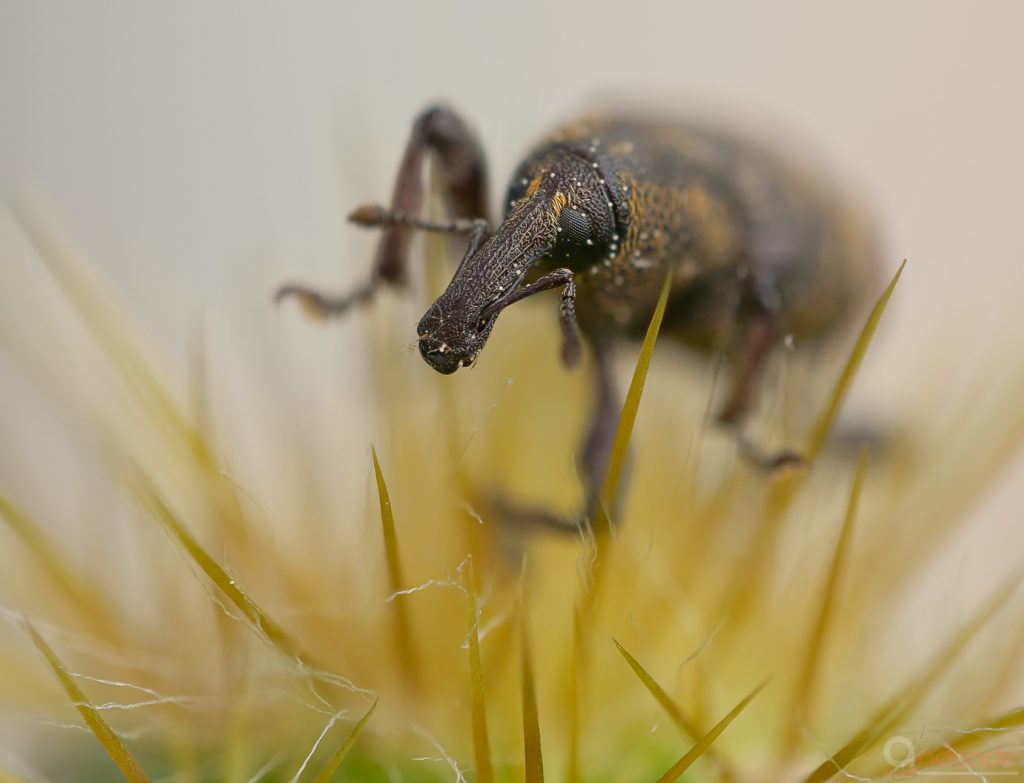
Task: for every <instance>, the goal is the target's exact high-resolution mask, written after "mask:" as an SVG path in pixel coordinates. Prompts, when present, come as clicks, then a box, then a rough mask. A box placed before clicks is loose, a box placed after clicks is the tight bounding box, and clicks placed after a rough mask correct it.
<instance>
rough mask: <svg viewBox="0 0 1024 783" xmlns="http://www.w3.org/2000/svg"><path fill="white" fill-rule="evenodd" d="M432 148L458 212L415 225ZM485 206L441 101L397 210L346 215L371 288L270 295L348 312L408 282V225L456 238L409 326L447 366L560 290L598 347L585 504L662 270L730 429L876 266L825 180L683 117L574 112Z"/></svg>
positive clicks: (667, 323) (670, 313) (419, 138)
mask: <svg viewBox="0 0 1024 783" xmlns="http://www.w3.org/2000/svg"><path fill="white" fill-rule="evenodd" d="M428 152H432V153H434V155H435V157H436V159H437V161H438V162H439V165H440V169H441V181H442V185H443V193H444V196H445V200H446V202H447V204H448V207H449V210H450V211H451V212H452V213H453V214H454V215H455V217H454V219H453V220H451V221H450V222H441V223H433V222H428V221H424V220H422V219H420V218H419V211H420V209H421V205H422V192H423V167H424V163H425V159H426V153H428ZM486 202H487V176H486V166H485V162H484V158H483V152H482V148H481V147H480V145H479V143H478V142H477V140H476V138H475V136H474V135H473V134H472V133H471V132H470V131H469V129H468V127H467V126H466V125H465V123H463V122H462V121H461V119H460V118H459V117H458V116H457V115H456V114H455V113H454V112H452V111H451V110H450V109H447V108H445V107H432V108H430V109H428V110H427V111H425V112H423V113H422V114H421V115H420V116H419V117H418V118H417V120H416V122H415V123H414V125H413V131H412V135H411V138H410V140H409V143H408V145H407V147H406V151H405V155H404V157H403V159H402V162H401V164H400V167H399V174H398V178H397V181H396V184H395V188H394V192H393V196H392V202H391V206H390V208H387V209H385V208H382V207H376V206H364V207H361V208H360V209H358V210H356V212H355V213H353V215H352V216H351V219H352V220H354V221H355V222H357V223H359V224H361V225H364V226H373V227H379V228H382V229H383V230H384V231H383V235H382V238H381V241H380V244H379V245H378V252H377V259H376V264H375V267H374V274H373V276H372V278H371V280H370V282H369V283H368V284H367V285H366V286H364V287H363V288H361V289H359V290H358V291H356V292H354V293H353V294H351V295H349V296H347V297H343V298H330V297H325V296H323V295H321V294H319V293H317V292H315V291H313V290H311V289H308V288H304V287H300V286H285V287H283V288H282V289H281V290H280V291H279V292H278V296H279V297H280V296H283V295H296V296H297V297H298V298H299V299H300V301H301V302H302V303H303V304H304V305H306V307H307V309H309V310H311V311H313V312H315V313H317V314H320V315H332V314H338V313H341V312H344V311H346V310H347V309H348V308H349V307H350V306H351V305H352V304H353V303H355V302H361V301H365V300H367V299H369V298H370V297H371V296H372V294H373V293H374V292H375V291H376V289H377V287H378V286H379V284H381V283H391V284H396V285H399V284H402V283H404V281H405V280H406V274H405V269H406V264H407V260H408V259H407V258H406V255H407V250H408V247H409V238H410V236H411V232H412V231H415V230H427V231H446V232H452V233H464V234H466V235H467V236H468V238H469V241H468V246H467V249H466V252H465V255H464V256H463V258H462V261H461V263H460V264H459V265H458V267H457V269H456V270H455V273H454V275H453V277H452V280H451V283H450V284H449V285H448V287H447V288H446V290H445V291H444V292H443V293H442V294H441V296H440V297H439V298H438V299H437V301H435V302H434V303H433V304H432V305H431V306H430V308H429V309H428V310H427V312H426V314H425V315H424V316H423V318H422V319H421V320H420V322H419V324H418V326H417V335H418V344H419V349H420V353H421V354H422V356H423V358H424V360H425V361H426V362H427V363H428V364H429V365H430V366H431V367H433V368H434V369H435V370H437V371H439V372H442V373H445V374H447V373H451V372H454V371H456V370H457V369H458V368H459V367H464V366H469V365H471V364H472V363H473V362H475V361H476V359H477V357H478V356H479V354H480V352H481V350H482V349H483V347H484V344H485V343H486V341H487V338H488V336H489V334H490V332H491V329H492V328H493V326H494V324H495V321H496V319H497V317H498V315H499V313H500V312H501V311H502V310H503V309H504V308H506V307H508V306H510V305H512V304H515V303H516V302H518V301H520V300H522V299H524V298H526V297H529V296H533V295H535V294H538V293H541V292H543V291H546V290H550V289H552V288H560V289H561V293H562V296H561V305H560V308H559V315H560V320H561V326H562V357H563V360H564V361H565V363H566V364H567V365H570V366H571V365H573V364H575V363H576V362H577V361H578V360H579V357H580V355H581V350H580V345H581V341H580V333H582V334H583V335H584V336H585V337H586V338H587V339H588V341H589V343H590V344H591V346H592V348H593V352H594V357H595V361H594V363H593V366H594V369H595V372H594V378H595V397H596V404H595V407H594V414H593V418H592V422H591V426H590V428H589V430H588V434H587V437H586V439H585V441H584V444H583V447H582V449H581V453H580V463H581V472H582V474H583V478H584V482H585V484H586V485H587V498H588V505H589V506H591V507H592V504H593V502H595V501H596V489H597V487H598V486H599V485H600V481H601V478H602V477H603V472H604V466H605V464H606V461H607V456H608V452H609V449H610V447H611V441H612V437H613V435H614V429H615V421H616V419H617V414H618V408H619V404H618V397H617V395H616V393H615V391H614V383H613V379H612V377H611V372H610V366H609V362H608V361H607V357H608V354H609V345H610V343H611V342H612V339H613V338H615V337H618V336H626V337H630V336H636V335H637V334H639V333H641V332H642V330H643V329H644V327H645V326H646V325H647V322H648V320H649V318H650V315H651V312H652V310H653V308H654V303H655V301H656V299H657V297H658V294H659V292H660V291H661V289H662V286H663V284H664V281H665V279H666V276H671V292H670V300H669V305H668V309H667V310H666V314H665V320H664V323H663V327H662V330H663V334H665V335H666V336H669V337H675V338H676V339H678V340H680V341H681V342H684V343H685V344H687V345H689V346H692V347H696V348H701V349H708V350H712V349H713V350H720V351H722V352H723V353H724V354H725V355H726V357H727V358H728V360H729V363H730V365H731V367H732V375H733V378H732V390H731V392H730V394H729V397H728V398H727V400H726V402H725V404H724V405H723V406H722V408H721V410H720V412H719V416H718V418H719V421H721V422H723V423H728V424H735V423H737V422H739V421H740V420H741V419H742V417H743V416H744V414H745V413H746V412H747V411H748V409H749V408H750V404H751V400H752V396H753V395H752V392H753V389H754V387H755V386H756V383H757V379H758V376H759V371H760V369H761V367H762V366H763V363H764V359H765V357H766V356H767V355H768V353H769V352H770V350H771V348H772V347H773V345H774V344H775V343H776V342H778V340H779V339H780V338H781V337H783V336H793V337H794V338H796V339H797V340H798V341H800V342H805V341H806V338H814V337H818V336H820V335H825V334H828V333H830V332H831V331H834V330H835V327H836V325H837V324H839V323H840V322H842V321H843V320H844V318H845V316H846V315H847V314H848V313H849V312H850V311H851V309H853V307H854V305H855V304H857V303H858V302H859V300H860V299H861V294H862V292H863V291H864V289H865V285H864V283H865V281H867V280H868V279H870V278H871V274H870V272H871V270H872V269H873V268H874V252H873V246H872V243H871V242H870V234H869V232H868V231H866V230H865V224H864V221H863V219H862V218H861V217H860V215H859V213H857V211H856V210H855V209H853V208H851V207H850V206H849V205H848V203H847V202H846V201H844V200H843V199H842V198H841V197H840V196H839V195H837V194H836V193H835V192H834V191H833V190H832V189H830V188H829V187H828V186H827V185H825V184H823V183H820V182H818V181H817V180H816V179H815V178H814V177H812V176H808V175H807V174H805V173H801V172H800V170H799V167H797V166H794V165H792V164H791V163H788V162H786V161H784V160H783V159H781V158H780V157H778V156H773V155H771V154H769V153H767V152H765V151H763V150H762V149H760V148H759V147H757V146H756V145H751V144H748V143H745V142H742V141H739V140H737V139H736V138H733V137H731V136H729V135H727V134H723V133H718V132H714V131H708V130H702V129H699V128H697V127H695V126H692V125H688V124H684V123H681V122H677V121H674V120H666V119H660V118H649V117H639V116H633V115H614V114H612V115H602V116H590V117H585V118H582V119H579V120H576V121H574V122H571V123H568V124H566V125H565V126H564V127H562V128H561V129H559V130H558V131H556V132H555V133H553V134H552V135H550V136H549V137H548V138H547V139H545V140H544V141H542V142H541V143H540V144H539V145H538V146H537V147H536V148H535V149H534V150H533V152H531V153H530V154H529V155H528V156H527V157H526V159H525V160H524V161H523V162H522V163H521V164H520V165H519V166H518V167H517V169H516V171H515V173H514V174H513V176H512V180H511V184H510V186H509V189H508V193H507V196H506V198H505V202H504V207H505V210H504V217H503V219H502V221H501V222H500V223H499V224H498V225H497V226H496V227H494V228H493V229H492V228H491V227H490V226H489V224H488V222H487V219H486V215H487V207H486Z"/></svg>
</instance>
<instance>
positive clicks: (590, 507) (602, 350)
mask: <svg viewBox="0 0 1024 783" xmlns="http://www.w3.org/2000/svg"><path fill="white" fill-rule="evenodd" d="M593 347H594V351H593V353H594V378H593V385H594V409H593V412H592V413H591V416H590V424H589V426H588V427H587V432H586V435H585V436H584V439H583V448H582V451H581V452H580V462H579V469H580V477H581V478H582V480H583V498H584V512H585V514H586V515H587V517H588V518H589V517H591V516H592V515H593V513H594V511H595V510H596V508H597V503H598V501H599V499H600V498H599V496H600V493H601V484H602V482H603V481H604V476H605V473H606V472H607V471H608V459H609V457H610V456H611V451H612V444H613V443H614V441H615V430H616V428H617V426H618V422H619V412H620V410H621V408H622V401H621V400H620V399H619V395H618V392H617V390H616V388H615V381H614V380H613V378H612V369H611V346H610V345H609V344H608V343H607V342H598V343H595V344H594V346H593ZM616 510H617V509H607V511H608V513H610V514H614V513H615V512H616Z"/></svg>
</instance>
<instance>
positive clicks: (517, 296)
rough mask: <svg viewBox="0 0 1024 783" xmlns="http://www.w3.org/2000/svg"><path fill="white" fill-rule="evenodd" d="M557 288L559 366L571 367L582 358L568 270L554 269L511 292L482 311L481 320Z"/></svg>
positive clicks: (570, 276) (581, 345) (573, 295)
mask: <svg viewBox="0 0 1024 783" xmlns="http://www.w3.org/2000/svg"><path fill="white" fill-rule="evenodd" d="M559 286H562V302H561V305H560V306H559V309H558V315H559V322H560V323H561V325H562V363H563V364H564V365H565V366H566V367H575V366H576V365H577V364H579V363H580V359H581V358H582V357H583V344H582V342H581V341H580V327H579V324H578V323H577V322H576V281H575V280H574V279H573V273H572V270H571V269H565V268H562V269H556V270H555V271H553V272H548V274H546V275H544V276H543V277H541V278H540V279H539V280H534V281H533V282H532V283H528V284H527V285H524V286H523V287H522V288H518V289H516V290H514V291H511V292H510V293H509V294H507V295H506V296H503V297H501V298H500V299H497V300H496V301H494V302H492V303H491V304H490V305H488V306H487V307H486V308H484V311H483V313H482V314H481V317H482V318H483V319H484V320H488V319H490V318H491V317H493V316H495V315H497V314H498V313H500V312H501V311H502V310H504V309H505V308H506V307H508V306H509V305H512V304H515V303H516V302H519V301H522V300H523V299H526V297H528V296H533V295H534V294H539V293H541V292H542V291H550V290H551V289H552V288H558V287H559Z"/></svg>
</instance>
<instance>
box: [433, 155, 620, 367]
mask: <svg viewBox="0 0 1024 783" xmlns="http://www.w3.org/2000/svg"><path fill="white" fill-rule="evenodd" d="M613 232H614V216H613V215H612V213H611V209H610V208H609V207H608V199H607V196H606V195H605V192H604V188H603V186H602V185H601V183H600V177H599V175H598V174H597V172H596V170H595V168H594V167H593V165H592V164H591V163H590V162H589V161H587V160H585V159H583V158H581V157H579V156H577V155H574V154H572V153H571V152H569V151H566V150H553V151H552V154H551V155H550V156H548V157H546V158H544V159H540V160H537V161H536V163H535V165H533V166H532V167H531V177H530V179H529V180H528V182H527V187H526V190H525V191H524V193H523V195H522V197H521V198H519V199H517V200H516V203H515V204H513V205H511V207H510V209H509V211H508V213H507V214H506V216H505V219H504V220H503V221H502V223H501V225H500V226H498V228H497V230H496V231H495V232H494V233H493V234H492V235H491V236H489V237H488V238H487V239H486V240H485V241H484V242H483V244H481V245H480V246H479V247H478V248H477V249H476V250H475V251H474V252H467V254H466V256H465V257H464V258H463V259H462V262H461V263H460V264H459V267H458V269H457V270H456V272H455V275H454V277H453V278H452V281H451V283H449V284H448V287H447V288H446V289H445V291H444V293H442V294H441V296H440V297H438V299H437V301H436V302H434V304H432V305H431V306H430V309H428V310H427V312H426V314H425V315H424V316H423V318H422V319H420V322H419V325H418V326H417V329H416V331H417V334H418V335H419V348H420V353H421V354H422V355H423V358H424V360H425V361H426V362H427V364H429V365H430V366H431V367H433V368H434V369H435V370H437V371H438V372H440V373H444V374H446V375H447V374H449V373H453V372H455V371H456V370H457V369H458V368H459V367H466V366H469V365H470V364H472V363H473V362H474V361H476V358H477V356H478V355H479V353H480V351H481V350H482V349H483V347H484V344H485V343H486V342H487V338H488V336H489V335H490V333H491V329H492V328H493V326H494V322H495V320H496V319H497V316H498V311H500V309H501V308H500V305H501V302H502V300H503V299H506V298H507V297H509V296H510V295H512V294H514V293H515V292H516V291H517V290H519V289H520V288H521V287H522V286H523V284H524V282H525V279H526V275H527V272H528V271H529V270H530V268H531V267H532V266H533V265H534V264H536V263H537V261H538V260H540V259H542V258H544V257H546V256H550V255H556V252H557V251H558V250H561V249H562V247H563V245H564V246H566V247H569V246H577V245H579V246H581V247H584V248H587V247H588V244H587V243H588V241H589V247H594V246H595V245H596V244H597V242H596V241H595V238H594V237H595V236H596V237H597V239H598V240H600V239H601V237H602V236H604V234H607V235H608V236H609V237H610V236H611V234H612V233H613Z"/></svg>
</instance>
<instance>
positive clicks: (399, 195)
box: [274, 106, 487, 317]
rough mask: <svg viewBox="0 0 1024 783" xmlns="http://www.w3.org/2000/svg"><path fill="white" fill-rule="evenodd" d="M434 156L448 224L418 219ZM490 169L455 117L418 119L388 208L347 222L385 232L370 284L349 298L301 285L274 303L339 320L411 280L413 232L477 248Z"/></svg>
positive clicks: (438, 111) (362, 211)
mask: <svg viewBox="0 0 1024 783" xmlns="http://www.w3.org/2000/svg"><path fill="white" fill-rule="evenodd" d="M429 153H433V154H434V155H435V156H436V159H437V161H438V163H439V166H440V171H441V184H442V192H443V195H444V199H445V202H446V204H447V207H448V209H449V211H450V212H452V213H453V214H455V215H457V216H459V217H457V218H456V219H454V220H451V221H447V222H430V221H425V220H420V218H419V213H420V210H421V207H422V203H423V189H424V187H423V186H424V164H425V161H426V158H427V155H428V154H429ZM486 215H487V166H486V162H485V159H484V154H483V149H482V148H481V147H480V144H479V142H478V141H477V140H476V137H475V136H474V135H473V134H472V132H471V131H470V130H469V128H468V126H467V125H466V123H464V122H463V121H462V120H461V119H460V118H459V116H458V115H457V114H455V112H453V111H452V110H451V109H449V108H447V107H444V106H434V107H431V108H429V109H427V110H426V111H424V112H423V113H422V114H420V115H419V117H417V118H416V121H415V122H414V123H413V129H412V135H411V136H410V138H409V142H408V144H407V145H406V148H405V154H404V155H403V157H402V163H401V165H400V166H399V169H398V177H397V178H396V181H395V188H394V192H393V193H392V198H391V207H390V209H383V208H381V207H377V206H372V205H370V206H363V207H360V208H359V209H357V210H356V211H355V212H353V213H352V215H350V216H349V219H350V220H352V221H353V222H354V223H356V224H358V225H361V226H369V227H375V228H382V229H384V231H383V233H382V235H381V238H380V242H379V243H378V245H377V254H376V259H375V261H374V266H373V272H372V274H371V277H370V280H369V282H368V283H366V284H365V285H362V286H360V287H359V288H357V289H356V290H355V291H352V292H351V293H349V294H347V295H345V296H331V295H326V294H323V293H321V292H319V291H317V290H315V289H312V288H309V287H306V286H302V285H285V286H282V287H281V288H280V289H278V291H277V293H276V294H275V297H274V299H275V301H280V300H281V299H283V298H286V297H290V296H294V297H297V298H298V299H299V301H300V303H301V304H302V305H303V307H304V308H305V309H306V311H307V312H309V313H310V314H311V315H314V316H319V317H329V316H336V315H341V314H342V313H344V312H346V311H347V310H349V309H350V308H351V307H352V306H353V305H357V304H362V303H364V302H367V301H369V300H370V299H372V298H373V296H374V294H375V293H376V291H377V289H378V288H379V287H380V286H381V285H382V284H389V285H394V286H402V285H404V284H405V282H406V280H407V278H408V251H409V243H410V241H411V239H412V233H413V231H417V230H420V231H440V232H446V233H464V234H468V235H469V237H470V242H471V244H472V243H474V242H475V243H476V245H477V246H479V244H480V243H481V242H482V241H483V239H484V237H485V236H486V233H487V222H486Z"/></svg>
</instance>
